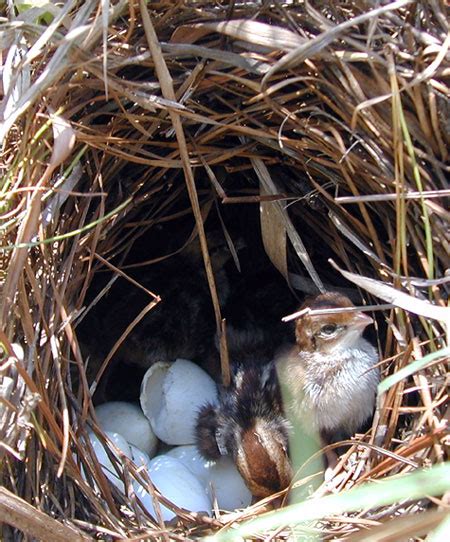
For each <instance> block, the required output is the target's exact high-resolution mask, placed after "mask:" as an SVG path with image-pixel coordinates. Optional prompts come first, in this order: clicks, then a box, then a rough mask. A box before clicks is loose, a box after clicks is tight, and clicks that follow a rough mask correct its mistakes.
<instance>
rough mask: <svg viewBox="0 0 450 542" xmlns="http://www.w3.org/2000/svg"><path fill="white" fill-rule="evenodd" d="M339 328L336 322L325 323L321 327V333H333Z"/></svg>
mask: <svg viewBox="0 0 450 542" xmlns="http://www.w3.org/2000/svg"><path fill="white" fill-rule="evenodd" d="M336 330H337V325H336V324H325V325H324V326H322V327H321V328H320V333H321V334H322V335H333V333H335V331H336Z"/></svg>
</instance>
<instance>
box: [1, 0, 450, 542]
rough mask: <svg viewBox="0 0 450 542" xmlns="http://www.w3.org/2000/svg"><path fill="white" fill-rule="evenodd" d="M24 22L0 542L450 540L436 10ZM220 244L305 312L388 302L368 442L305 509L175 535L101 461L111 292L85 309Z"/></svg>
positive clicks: (6, 88)
mask: <svg viewBox="0 0 450 542" xmlns="http://www.w3.org/2000/svg"><path fill="white" fill-rule="evenodd" d="M30 4H31V7H30V5H22V3H19V2H17V3H16V2H11V3H9V4H8V6H9V9H8V10H7V12H6V13H5V14H4V17H3V18H2V19H1V21H0V30H1V34H2V36H1V39H2V49H3V51H4V55H3V96H2V107H1V111H2V124H1V127H0V131H1V137H2V163H1V169H2V175H1V178H2V182H1V190H2V200H1V206H2V207H1V213H2V230H1V235H2V243H1V252H0V254H1V262H2V275H1V277H0V280H1V283H2V305H1V322H2V325H1V345H2V361H1V366H0V378H1V392H2V402H1V410H0V415H1V418H0V419H1V421H0V423H1V426H0V437H1V439H0V442H1V447H0V450H1V457H2V462H3V467H2V478H3V480H2V489H1V490H0V491H1V499H0V519H1V520H2V523H3V531H4V532H3V537H4V539H5V540H7V539H23V538H26V539H28V538H29V539H36V538H38V539H43V540H51V541H53V540H54V541H62V540H69V539H70V540H89V539H92V538H100V539H102V540H109V539H111V540H116V539H120V540H123V539H133V540H137V539H142V538H149V537H155V538H165V539H167V540H168V539H189V538H191V537H192V538H195V537H198V536H203V535H205V534H213V535H214V536H216V537H217V538H220V537H224V538H227V537H232V536H235V535H237V534H240V535H242V536H255V537H266V536H267V535H269V534H270V535H272V536H274V537H279V538H280V539H283V538H286V537H289V536H290V535H291V534H292V532H293V530H294V531H295V532H297V533H300V534H299V536H303V537H305V538H307V537H314V536H320V537H321V538H323V539H332V538H336V537H338V538H345V537H349V539H354V540H356V539H360V538H358V537H364V536H369V534H372V533H373V534H372V536H377V537H378V538H382V537H383V535H384V533H387V532H388V533H389V534H390V536H391V537H392V538H395V539H398V538H403V537H415V536H422V535H423V534H424V533H426V532H429V531H430V530H432V529H434V528H435V527H437V526H438V525H439V524H440V522H441V521H442V519H443V518H444V514H445V507H446V504H445V486H444V485H443V484H445V483H447V488H448V486H449V483H448V480H449V471H448V470H445V469H446V467H445V466H442V465H440V464H442V463H444V461H445V438H446V427H445V411H446V408H447V403H446V401H447V391H446V372H447V371H446V367H447V365H446V359H447V360H448V353H449V350H448V346H447V347H446V340H447V339H448V335H447V336H446V333H447V334H448V328H446V327H445V326H446V325H448V323H449V315H448V309H447V308H445V307H446V300H447V292H446V286H447V285H448V280H449V279H448V270H447V269H446V267H447V266H448V261H449V260H448V252H449V235H448V231H449V230H448V221H449V213H448V210H447V208H446V201H447V203H448V196H449V191H448V188H447V186H448V185H447V181H446V172H447V170H446V166H445V162H446V160H447V158H448V148H447V142H448V141H447V139H446V138H447V137H448V88H447V87H446V84H445V76H446V75H447V76H448V69H449V68H448V63H447V64H446V58H448V56H447V55H448V45H449V40H448V37H447V26H446V18H445V5H444V3H443V2H425V1H418V2H410V1H408V0H404V1H397V2H393V3H392V4H387V5H385V4H384V3H372V2H364V1H356V0H355V1H353V2H342V1H338V2H332V3H329V4H327V3H317V5H316V6H314V3H313V4H311V3H307V2H305V3H297V2H207V1H201V0H199V1H185V2H177V3H172V2H148V3H147V2H143V1H140V2H127V1H125V0H116V1H114V2H111V3H108V2H105V3H102V6H101V7H100V5H99V3H97V2H80V1H79V0H71V1H68V2H64V3H61V4H45V5H42V4H41V3H40V2H36V3H33V2H31V3H30ZM446 198H447V199H446ZM210 222H211V224H212V226H209V223H210ZM180 224H182V225H183V226H182V227H181V226H179V225H180ZM211 229H215V230H216V229H220V230H222V231H224V232H226V234H224V235H225V237H227V238H228V241H229V244H230V250H231V251H232V252H233V251H234V252H236V254H235V255H237V256H238V252H239V250H238V248H236V243H238V241H237V239H238V238H240V237H245V232H246V231H250V230H251V231H252V232H254V235H255V238H258V239H259V241H260V245H261V246H260V247H259V249H258V250H260V252H261V253H263V254H264V257H267V258H268V259H269V260H270V262H271V265H272V266H273V268H275V269H276V270H277V273H279V274H280V276H283V277H284V278H285V279H286V281H288V282H289V283H290V285H291V287H292V288H293V289H294V290H296V291H297V292H302V293H307V292H314V291H318V290H320V289H323V288H324V289H330V288H331V289H335V288H343V289H345V290H346V291H347V292H356V294H357V295H358V289H359V295H360V296H361V297H360V298H359V299H361V298H362V299H364V300H365V302H366V303H368V304H373V305H378V307H375V309H382V310H377V311H376V315H377V316H376V318H377V321H378V333H377V338H378V341H377V345H378V348H379V351H380V354H381V360H382V361H381V363H380V368H381V372H382V383H381V385H380V389H379V398H378V407H377V411H376V414H375V417H374V420H373V424H372V427H371V429H370V430H369V431H368V432H367V433H366V434H365V435H359V436H357V438H355V440H354V441H352V442H350V443H348V445H347V448H346V451H345V453H343V454H342V455H341V457H340V461H339V464H338V466H337V468H336V469H335V472H334V477H333V478H332V479H331V481H328V482H327V483H324V484H323V485H322V486H321V487H319V488H318V489H317V490H316V491H315V493H314V494H312V495H309V496H308V498H307V499H306V500H304V501H303V502H301V503H297V504H293V505H292V507H286V508H282V509H281V510H280V511H277V512H276V513H275V514H273V513H272V514H269V515H267V514H265V513H264V512H266V511H267V509H268V508H270V506H274V507H275V508H278V505H279V500H278V501H274V499H270V498H269V499H266V500H265V501H263V502H259V503H256V504H255V505H253V506H252V507H249V508H247V509H245V510H243V511H236V512H234V513H232V514H220V513H218V514H216V515H215V516H214V517H208V516H205V515H203V514H197V513H192V512H187V511H185V510H177V513H178V516H177V517H178V520H177V521H176V522H173V524H171V525H164V523H163V522H162V521H159V520H155V519H154V518H152V517H150V516H149V515H148V514H147V513H146V512H145V510H144V509H143V508H142V507H141V506H140V504H139V502H138V501H137V500H136V499H135V498H134V497H133V495H132V494H131V493H132V492H128V491H125V493H124V492H121V491H118V490H117V488H115V487H113V486H111V485H110V484H109V483H108V481H107V479H106V478H105V476H104V474H103V472H102V470H101V468H100V467H99V464H98V461H96V459H95V454H93V452H92V449H89V446H86V432H87V430H88V429H89V428H90V427H95V422H93V417H92V416H93V402H92V387H91V384H92V382H88V380H87V377H86V358H85V355H84V353H83V350H82V349H81V348H80V341H79V335H78V326H79V322H80V321H82V319H83V318H84V316H85V313H86V311H87V310H88V309H89V310H91V309H92V308H93V307H94V306H95V304H96V303H97V301H98V300H99V299H101V297H102V295H104V294H105V291H106V290H107V287H105V288H103V289H98V291H96V297H93V296H92V294H91V293H90V292H91V291H92V285H93V284H94V283H95V280H96V278H95V277H97V276H99V274H101V273H102V272H103V273H104V272H105V271H108V272H109V273H110V274H109V275H108V277H110V278H111V277H113V278H114V277H117V276H122V277H124V276H128V274H129V273H128V268H127V266H128V265H129V264H130V262H131V263H133V264H136V263H141V264H142V263H143V262H144V263H145V262H146V261H147V260H151V261H152V262H154V261H155V260H158V259H161V258H163V257H167V256H168V255H169V254H171V253H172V252H177V251H179V250H181V249H182V248H183V247H184V245H186V244H188V242H189V241H190V240H191V238H194V237H195V236H198V238H199V239H200V249H201V254H202V257H203V259H204V261H205V262H206V263H208V262H209V258H210V255H209V253H208V238H209V236H210V231H211ZM180 232H183V233H180ZM258 236H259V237H258ZM245 241H246V245H247V247H248V246H249V245H250V244H251V242H250V241H249V238H246V239H245ZM256 242H257V241H255V243H256ZM262 247H264V248H262ZM147 263H148V261H147ZM206 269H207V273H206V275H205V277H204V278H202V279H201V280H205V281H207V284H208V287H209V290H210V292H211V300H212V301H211V303H212V304H213V307H214V309H215V310H214V313H213V317H214V319H215V320H214V321H215V326H216V328H217V329H218V332H219V334H220V331H221V329H222V327H223V324H222V322H221V320H222V314H221V306H220V302H219V294H220V292H218V287H217V285H216V282H215V276H214V273H213V271H212V268H211V267H210V266H209V265H207V266H206ZM446 272H447V274H446ZM180 273H182V270H180ZM202 277H203V276H202ZM324 285H325V286H324ZM155 294H158V292H155ZM145 295H148V304H147V309H148V310H151V308H152V304H154V302H155V301H158V299H157V297H156V298H154V297H153V296H152V295H151V293H150V292H147V293H146V294H145ZM381 303H382V304H383V306H379V305H380V304H381ZM141 316H142V317H143V316H144V314H142V315H141ZM279 316H280V318H281V317H282V316H285V315H284V314H280V315H279ZM94 333H95V330H94ZM122 338H123V337H122ZM122 338H120V337H117V341H119V342H120V340H121V339H122ZM99 340H101V338H99ZM222 343H223V344H222V345H221V346H222V348H221V359H222V372H223V373H224V374H225V376H226V369H227V355H226V348H225V344H224V343H225V341H222ZM217 363H218V364H220V361H219V358H218V361H217ZM106 365H107V363H106ZM93 424H94V425H93ZM99 438H102V434H101V432H100V433H99ZM423 469H425V470H423ZM123 476H124V479H125V486H126V488H128V489H129V488H130V487H131V480H132V479H133V478H136V477H139V476H142V473H140V472H137V469H136V467H135V466H134V465H133V463H132V462H131V461H125V466H124V473H123ZM371 481H376V482H375V484H372V485H371V484H370V482H371ZM418 481H419V482H420V483H419V484H418ZM445 481H446V482H445ZM300 482H302V479H301V477H300ZM384 484H386V485H384ZM358 489H360V490H361V492H360V493H358V492H357V491H358ZM365 491H367V492H368V493H364V492H365ZM447 497H448V494H447ZM317 499H320V501H318V500H317ZM162 502H165V501H164V499H163V498H162ZM289 514H291V515H289ZM249 519H251V521H250V522H248V520H249ZM300 521H301V523H299V522H300ZM305 522H306V523H305ZM224 529H225V530H224ZM302 533H303V534H302ZM352 537H353V538H352Z"/></svg>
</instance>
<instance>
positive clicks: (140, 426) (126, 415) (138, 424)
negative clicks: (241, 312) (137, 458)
mask: <svg viewBox="0 0 450 542" xmlns="http://www.w3.org/2000/svg"><path fill="white" fill-rule="evenodd" d="M95 414H96V415H97V419H98V423H99V424H100V427H101V428H102V429H103V431H112V432H114V433H119V434H120V435H122V436H123V437H125V439H126V440H127V441H128V442H129V443H130V444H134V445H135V446H137V447H138V448H139V449H141V450H142V451H144V452H146V453H147V454H149V455H150V456H152V455H154V454H155V452H156V447H157V446H158V439H157V438H156V436H155V433H154V432H153V430H152V426H151V425H150V422H149V421H148V419H147V418H146V417H145V416H144V414H143V412H142V410H141V409H140V408H139V406H138V405H136V404H133V403H125V402H123V401H111V402H109V403H103V405H100V406H98V407H96V409H95Z"/></svg>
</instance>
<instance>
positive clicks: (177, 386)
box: [141, 359, 217, 445]
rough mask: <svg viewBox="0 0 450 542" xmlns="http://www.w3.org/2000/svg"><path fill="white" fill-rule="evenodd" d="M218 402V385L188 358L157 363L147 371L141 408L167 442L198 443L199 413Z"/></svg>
mask: <svg viewBox="0 0 450 542" xmlns="http://www.w3.org/2000/svg"><path fill="white" fill-rule="evenodd" d="M208 402H210V403H215V402H217V387H216V385H215V383H214V381H213V379H212V378H211V377H210V376H209V375H208V374H207V373H206V372H205V371H203V369H201V368H200V367H198V366H197V365H195V363H192V362H191V361H188V360H185V359H177V360H176V361H175V362H174V363H165V362H159V363H155V364H154V365H152V366H151V367H150V369H149V370H148V371H147V372H146V373H145V376H144V379H143V381H142V386H141V407H142V411H143V412H144V414H145V415H146V416H147V418H148V419H149V420H150V423H151V425H152V428H153V431H154V432H155V434H156V436H157V437H158V438H160V439H161V440H162V441H163V442H165V443H167V444H175V445H176V444H194V442H195V432H194V430H195V423H196V419H197V414H198V411H199V409H200V407H201V406H202V405H204V404H205V403H208Z"/></svg>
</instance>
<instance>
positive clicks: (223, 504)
mask: <svg viewBox="0 0 450 542" xmlns="http://www.w3.org/2000/svg"><path fill="white" fill-rule="evenodd" d="M167 455H168V456H171V457H176V458H177V459H178V460H179V461H181V462H182V463H183V464H184V465H186V467H188V469H189V470H191V471H192V473H193V474H195V475H196V476H197V478H198V479H199V480H200V481H201V482H202V483H203V485H204V487H205V489H206V491H207V493H208V495H209V496H210V498H211V501H212V500H213V498H214V497H215V498H216V499H217V504H218V506H219V508H220V509H221V510H229V511H232V510H235V509H237V508H245V507H247V506H249V505H250V504H251V501H252V494H251V492H250V490H249V489H248V487H247V486H246V485H245V482H244V479H243V478H242V476H241V475H240V474H239V471H238V470H237V468H236V465H235V464H234V462H233V460H232V459H231V457H221V458H220V459H218V460H217V461H210V460H208V459H205V458H203V457H202V455H201V454H200V452H199V451H198V449H197V447H196V446H177V447H176V448H173V449H172V450H170V452H167Z"/></svg>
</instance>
